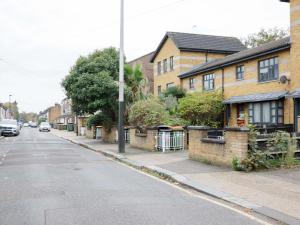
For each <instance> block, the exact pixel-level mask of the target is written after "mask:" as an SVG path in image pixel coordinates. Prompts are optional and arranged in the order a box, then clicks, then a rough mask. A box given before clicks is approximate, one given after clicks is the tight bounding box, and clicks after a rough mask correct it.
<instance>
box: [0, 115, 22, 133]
mask: <svg viewBox="0 0 300 225" xmlns="http://www.w3.org/2000/svg"><path fill="white" fill-rule="evenodd" d="M19 134H20V126H19V125H18V122H17V121H16V120H9V119H4V120H1V121H0V135H2V136H9V135H10V136H12V135H13V136H18V135H19Z"/></svg>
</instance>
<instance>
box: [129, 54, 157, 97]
mask: <svg viewBox="0 0 300 225" xmlns="http://www.w3.org/2000/svg"><path fill="white" fill-rule="evenodd" d="M153 54H154V52H151V53H148V54H146V55H143V56H141V57H139V58H137V59H134V60H132V61H130V62H128V64H129V65H130V66H132V67H135V66H136V65H140V67H141V70H142V72H143V74H144V75H145V79H146V84H145V85H144V87H143V93H144V94H148V93H151V94H153V93H154V92H153V88H154V80H153V79H154V78H153V63H152V62H150V60H151V58H152V56H153Z"/></svg>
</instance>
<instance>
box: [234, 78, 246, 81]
mask: <svg viewBox="0 0 300 225" xmlns="http://www.w3.org/2000/svg"><path fill="white" fill-rule="evenodd" d="M243 80H245V79H244V78H241V79H236V81H243Z"/></svg>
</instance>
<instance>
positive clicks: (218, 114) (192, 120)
mask: <svg viewBox="0 0 300 225" xmlns="http://www.w3.org/2000/svg"><path fill="white" fill-rule="evenodd" d="M223 110H224V105H223V97H222V94H221V92H220V91H215V92H201V93H192V94H188V95H187V96H186V97H183V98H181V99H179V104H178V115H179V116H180V117H181V118H182V119H184V120H186V121H188V122H189V124H190V125H204V126H212V127H218V126H220V125H221V124H222V115H223Z"/></svg>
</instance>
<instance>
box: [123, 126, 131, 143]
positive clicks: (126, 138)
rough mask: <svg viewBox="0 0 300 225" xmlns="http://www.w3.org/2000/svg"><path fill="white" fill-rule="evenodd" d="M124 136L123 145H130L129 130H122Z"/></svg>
mask: <svg viewBox="0 0 300 225" xmlns="http://www.w3.org/2000/svg"><path fill="white" fill-rule="evenodd" d="M124 132H125V135H124V138H125V143H130V129H129V128H125V129H124Z"/></svg>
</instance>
